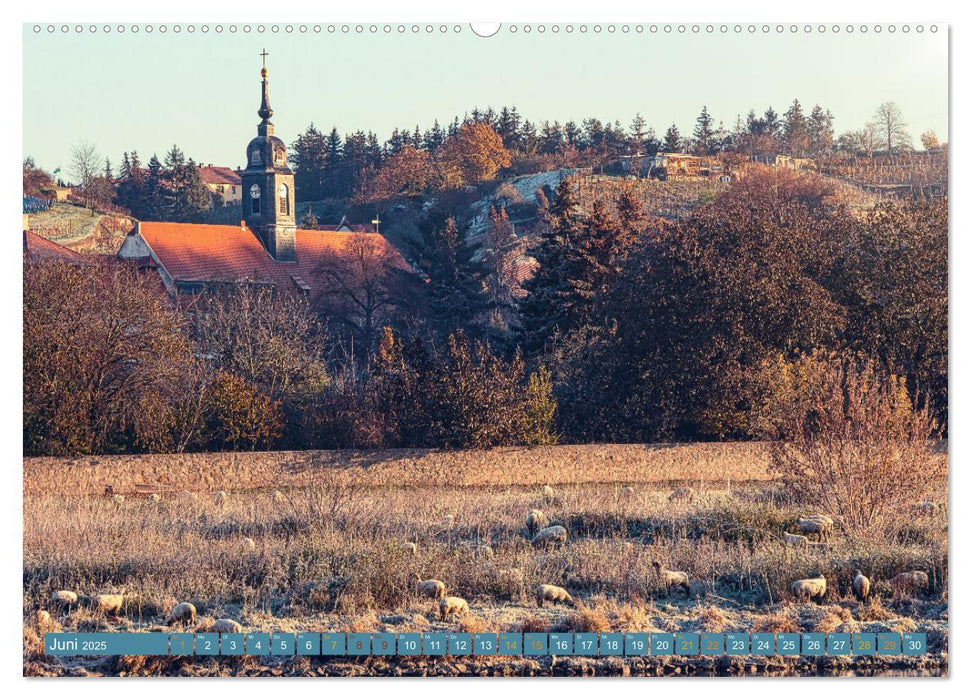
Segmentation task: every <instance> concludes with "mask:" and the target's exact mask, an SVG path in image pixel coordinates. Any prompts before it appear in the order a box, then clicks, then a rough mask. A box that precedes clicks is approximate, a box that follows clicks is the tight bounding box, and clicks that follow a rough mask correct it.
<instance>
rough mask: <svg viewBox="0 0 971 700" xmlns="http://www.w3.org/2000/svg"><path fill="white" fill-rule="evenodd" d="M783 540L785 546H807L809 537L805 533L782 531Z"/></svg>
mask: <svg viewBox="0 0 971 700" xmlns="http://www.w3.org/2000/svg"><path fill="white" fill-rule="evenodd" d="M782 537H783V541H784V542H785V544H786V546H787V547H808V546H809V538H808V537H806V536H805V535H795V534H793V533H791V532H784V533H782Z"/></svg>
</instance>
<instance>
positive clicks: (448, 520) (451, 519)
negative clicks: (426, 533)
mask: <svg viewBox="0 0 971 700" xmlns="http://www.w3.org/2000/svg"><path fill="white" fill-rule="evenodd" d="M442 524H443V525H444V526H445V529H446V530H451V529H452V528H453V527H455V516H454V515H452V514H451V513H448V514H447V515H446V516H445V518H444V520H443V523H442Z"/></svg>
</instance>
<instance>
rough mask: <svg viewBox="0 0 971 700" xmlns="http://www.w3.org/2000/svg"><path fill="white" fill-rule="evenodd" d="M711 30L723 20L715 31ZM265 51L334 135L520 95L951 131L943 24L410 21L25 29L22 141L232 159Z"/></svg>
mask: <svg viewBox="0 0 971 700" xmlns="http://www.w3.org/2000/svg"><path fill="white" fill-rule="evenodd" d="M717 26H718V25H716V27H717ZM264 47H265V48H266V49H267V51H269V54H270V55H269V58H268V66H269V70H270V97H271V104H272V106H273V109H274V111H275V114H274V117H273V122H274V124H275V125H276V128H277V134H278V135H279V136H281V138H283V139H284V140H285V141H287V143H291V142H292V141H293V139H294V137H296V135H297V134H298V133H299V132H300V131H302V130H303V129H305V128H306V126H307V125H308V124H309V123H310V122H311V121H313V122H315V123H316V124H317V125H318V126H319V127H320V128H322V129H325V130H329V129H330V128H331V126H335V125H336V126H337V128H338V129H339V130H340V131H341V132H342V133H346V132H350V131H353V130H356V129H363V130H373V131H375V132H377V134H378V136H379V137H380V138H381V139H382V140H384V139H386V138H387V137H388V135H389V133H390V131H391V129H392V128H394V127H396V126H398V127H408V128H409V129H413V128H414V126H415V125H416V124H420V125H421V127H422V129H423V130H424V129H425V128H426V127H428V126H430V125H431V123H432V121H433V120H434V119H435V118H438V119H439V121H440V122H442V123H443V124H444V123H447V122H448V121H450V120H451V118H452V117H453V116H455V115H460V116H461V115H462V114H464V113H465V112H467V111H469V110H471V109H472V107H474V106H476V105H478V106H480V107H487V106H489V105H492V106H493V107H497V108H498V107H500V106H502V105H504V104H505V105H513V104H514V105H516V106H517V108H518V109H519V111H520V113H521V114H522V115H523V116H524V117H526V118H528V119H531V120H533V121H534V122H540V121H542V120H550V121H553V120H558V121H560V122H561V123H562V122H565V121H568V120H570V119H573V120H576V121H577V122H579V121H580V120H581V119H583V118H585V117H588V116H596V117H598V118H600V119H602V120H605V121H613V120H615V119H618V120H620V121H621V123H622V124H623V125H624V126H625V127H626V126H627V125H628V124H629V122H630V119H631V117H632V116H633V115H634V113H635V112H641V113H642V114H643V115H644V117H645V118H646V119H647V121H648V123H649V124H651V125H652V126H653V127H654V128H655V129H656V130H657V131H658V132H659V133H663V131H664V130H665V129H666V128H667V127H668V125H670V124H671V123H672V122H675V123H677V124H678V127H679V128H680V130H681V132H682V133H690V131H691V130H692V128H693V126H694V120H695V117H696V116H697V114H698V112H699V111H700V109H701V107H702V105H705V104H706V105H708V108H709V111H710V112H711V113H712V115H713V116H714V117H715V119H716V120H722V121H724V122H725V124H726V126H731V125H733V124H734V121H735V117H736V115H737V114H742V115H743V117H744V115H745V114H746V113H747V112H748V110H749V109H750V108H755V109H756V110H757V111H758V112H760V113H761V111H763V110H764V109H765V108H766V107H767V106H769V105H771V106H772V107H773V108H775V110H776V111H777V112H779V113H780V115H781V114H782V113H783V112H785V110H786V109H787V107H788V106H789V104H790V103H791V102H792V100H793V98H798V99H799V100H800V102H801V103H802V104H803V106H804V108H805V109H806V111H807V112H808V110H809V109H811V108H812V105H813V104H815V103H817V102H818V103H820V104H822V105H823V106H824V107H827V108H829V109H830V110H832V112H833V114H834V115H835V117H836V123H835V127H836V131H837V133H840V132H842V131H845V130H847V129H855V128H859V127H861V126H862V125H863V124H864V123H865V122H866V121H867V120H868V119H869V118H870V116H871V115H872V113H873V111H874V109H875V108H876V106H877V105H878V104H879V103H880V102H883V101H885V100H894V101H895V102H897V104H898V105H900V107H901V108H902V109H903V112H904V115H905V118H906V120H907V122H908V124H909V130H910V132H911V134H912V135H913V137H914V139H915V141H916V139H917V137H918V136H919V134H920V133H921V132H922V131H923V130H925V129H928V128H932V129H934V130H935V131H936V132H937V133H938V135H939V136H940V137H941V140H946V139H947V133H948V105H947V99H948V57H947V33H946V28H943V27H942V29H941V30H940V31H938V32H937V33H936V34H932V33H930V32H929V31H925V32H923V34H917V33H916V32H914V31H913V30H912V31H911V32H910V33H909V34H903V33H902V32H901V31H899V30H898V31H897V32H896V33H895V34H890V33H888V32H887V31H886V30H884V31H883V32H882V33H881V34H875V33H873V32H872V30H871V31H870V32H869V33H867V34H861V33H859V32H854V33H853V34H847V33H846V32H845V31H843V32H840V33H839V34H838V35H834V34H833V33H832V32H831V31H828V32H827V33H826V34H823V35H820V34H818V33H816V32H814V33H812V34H805V33H804V32H802V31H801V30H800V32H798V33H796V34H791V33H789V31H788V30H787V31H786V32H785V33H784V34H781V35H780V34H777V33H776V32H775V29H774V26H773V29H772V31H771V32H770V33H769V34H767V35H763V34H762V33H761V31H759V32H757V33H756V34H749V33H747V31H743V33H741V34H735V33H734V32H732V31H729V33H728V34H720V33H718V31H717V29H716V32H715V33H714V34H712V35H707V34H705V33H704V30H702V33H701V34H692V33H690V31H689V32H687V33H685V34H679V33H677V31H676V30H675V31H672V32H671V33H670V34H666V33H664V32H663V31H659V32H658V33H657V34H651V33H650V32H648V31H647V30H645V31H644V33H643V34H637V33H635V32H634V31H631V32H630V33H629V34H623V33H621V31H620V29H619V28H618V29H617V31H616V32H615V33H612V34H610V33H607V32H606V30H604V31H602V32H601V33H600V34H595V33H593V32H592V31H588V32H587V33H586V34H580V33H579V32H578V31H574V32H573V33H572V34H569V35H568V34H566V33H565V32H564V31H560V32H559V33H558V34H552V33H551V32H549V31H547V32H546V33H545V34H538V33H536V32H535V31H534V32H532V33H530V34H528V35H526V34H524V33H522V31H520V32H518V33H516V34H511V33H509V32H508V31H506V30H505V28H504V29H503V30H502V31H501V32H500V33H499V34H498V35H497V36H494V37H491V38H488V39H482V38H479V37H476V36H474V35H473V34H472V33H471V32H470V31H469V28H468V26H467V25H466V26H464V27H463V31H462V32H461V33H460V34H457V35H456V34H454V33H451V32H450V33H448V34H444V35H443V34H441V33H439V32H438V30H437V29H436V31H435V33H434V34H431V35H427V34H425V33H424V31H423V32H421V33H420V34H418V35H414V34H412V33H411V32H410V29H409V31H408V32H406V33H405V34H403V35H399V34H398V33H397V32H392V33H391V34H384V33H383V32H382V31H381V30H380V29H379V31H378V33H377V34H373V35H372V34H364V35H355V34H354V33H353V29H352V32H351V33H350V34H348V35H343V34H341V33H340V32H339V31H338V32H337V33H335V34H329V33H328V32H327V30H326V27H325V28H324V29H323V31H322V32H321V33H319V34H315V33H313V31H312V30H308V32H307V33H306V34H300V33H297V32H294V33H293V34H290V35H287V34H284V33H283V32H282V30H281V32H280V33H279V34H271V33H270V32H269V31H267V32H266V33H265V34H262V35H259V34H257V33H256V31H255V30H254V31H252V32H251V33H249V34H244V33H242V32H241V31H240V32H237V33H235V34H230V33H228V31H224V32H223V33H222V34H215V33H214V32H213V31H212V30H210V32H209V33H208V34H202V33H201V32H200V31H199V30H197V31H196V32H195V33H194V34H192V35H189V34H187V33H185V32H184V31H183V33H182V34H179V35H176V34H174V33H173V32H172V31H171V30H169V31H168V32H167V33H165V34H164V35H163V34H160V33H159V32H158V29H156V30H155V31H154V32H153V33H152V34H147V33H145V32H144V30H143V31H140V32H139V33H137V34H132V33H131V32H130V31H128V32H125V33H124V34H118V33H117V32H116V31H113V32H112V33H111V34H107V35H106V34H104V33H102V32H101V31H100V30H99V31H98V33H96V34H91V33H89V32H88V31H87V30H85V31H84V33H83V34H80V35H76V34H75V33H74V30H73V27H72V29H71V31H70V32H69V33H67V34H62V33H61V32H60V30H59V29H58V31H57V32H56V33H55V34H53V35H49V34H48V33H47V32H46V30H45V31H42V32H41V33H40V34H35V33H34V32H33V30H32V25H25V27H24V153H25V155H32V156H33V157H34V158H35V159H36V161H37V162H38V164H39V165H41V166H43V167H45V168H48V169H53V168H55V167H57V166H61V168H62V169H63V170H64V171H65V172H66V171H67V170H68V165H69V160H70V150H71V146H72V144H74V143H76V142H78V141H80V140H87V141H90V142H92V143H94V144H95V145H96V146H97V147H98V149H99V151H100V152H101V153H102V154H105V155H107V156H109V157H110V158H111V160H112V162H113V163H114V164H116V165H117V163H118V161H119V160H120V157H121V153H122V151H125V150H129V151H130V150H133V149H134V150H137V151H138V152H139V154H140V155H141V157H142V160H143V162H146V161H147V160H148V158H149V157H150V156H151V154H152V153H153V152H157V153H158V154H159V156H160V157H161V156H162V154H163V153H164V152H165V151H166V150H167V149H168V148H169V147H170V146H171V144H172V143H178V144H179V145H180V146H181V147H182V148H183V150H184V151H185V152H186V154H187V155H188V156H191V157H193V158H195V159H196V160H197V161H198V162H201V163H214V164H219V165H227V166H231V167H235V166H237V165H239V164H241V163H242V162H243V151H244V148H245V145H246V143H247V142H248V140H249V139H250V138H251V137H252V136H253V135H254V134H255V131H256V124H257V123H258V121H259V118H258V117H257V116H256V110H257V108H258V106H259V89H260V88H259V80H260V78H259V69H260V57H259V55H258V54H259V52H260V50H261V49H263V48H264Z"/></svg>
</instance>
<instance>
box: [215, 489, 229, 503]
mask: <svg viewBox="0 0 971 700" xmlns="http://www.w3.org/2000/svg"><path fill="white" fill-rule="evenodd" d="M213 501H214V502H215V503H216V505H217V506H224V505H226V504H227V503H228V502H229V494H228V493H226V492H225V491H217V492H216V495H215V497H214V498H213Z"/></svg>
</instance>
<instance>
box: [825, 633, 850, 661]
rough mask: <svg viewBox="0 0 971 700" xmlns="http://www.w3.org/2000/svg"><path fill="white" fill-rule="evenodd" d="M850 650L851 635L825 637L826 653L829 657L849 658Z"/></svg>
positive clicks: (841, 634) (842, 634)
mask: <svg viewBox="0 0 971 700" xmlns="http://www.w3.org/2000/svg"><path fill="white" fill-rule="evenodd" d="M851 649H852V636H851V635H849V634H844V633H839V634H836V633H834V634H828V635H826V653H827V654H829V655H830V656H849V655H850V651H851Z"/></svg>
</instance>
